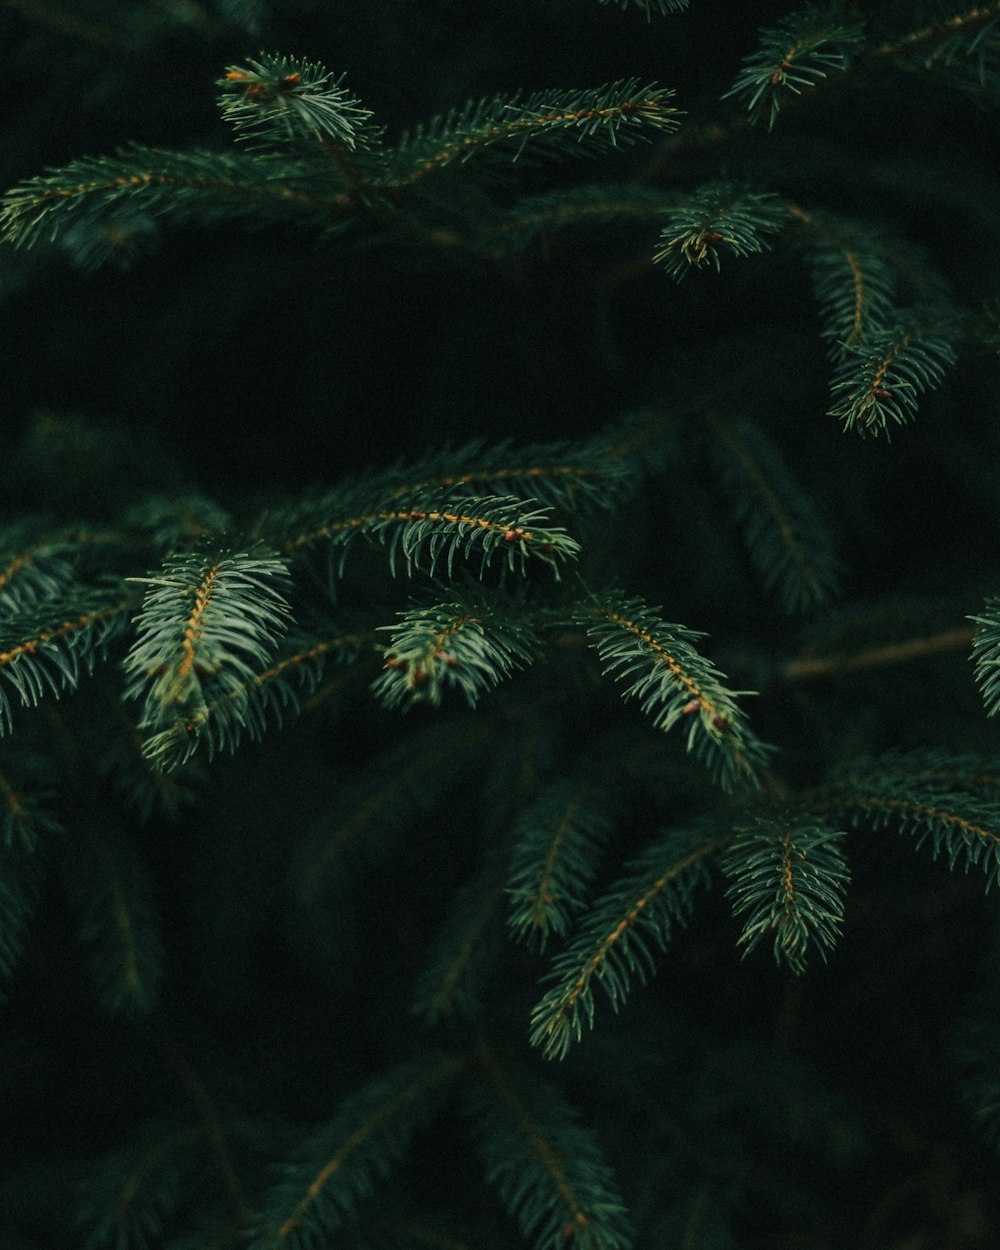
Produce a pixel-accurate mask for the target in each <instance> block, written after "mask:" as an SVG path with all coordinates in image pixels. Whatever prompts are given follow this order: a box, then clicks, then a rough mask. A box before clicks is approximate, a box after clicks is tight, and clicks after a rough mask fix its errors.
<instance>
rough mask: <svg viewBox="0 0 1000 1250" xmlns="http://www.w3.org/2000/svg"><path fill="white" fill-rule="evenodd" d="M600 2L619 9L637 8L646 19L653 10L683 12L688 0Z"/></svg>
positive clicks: (665, 12) (661, 12) (601, 0)
mask: <svg viewBox="0 0 1000 1250" xmlns="http://www.w3.org/2000/svg"><path fill="white" fill-rule="evenodd" d="M600 3H601V4H611V5H615V6H616V7H617V8H619V9H628V8H633V9H638V10H639V11H640V12H642V13H645V15H646V18H647V20H648V19H649V18H651V17H652V16H653V10H654V9H655V10H656V12H657V13H659V14H661V15H664V14H667V13H683V12H684V10H685V9H686V8H687V7H688V3H689V0H600Z"/></svg>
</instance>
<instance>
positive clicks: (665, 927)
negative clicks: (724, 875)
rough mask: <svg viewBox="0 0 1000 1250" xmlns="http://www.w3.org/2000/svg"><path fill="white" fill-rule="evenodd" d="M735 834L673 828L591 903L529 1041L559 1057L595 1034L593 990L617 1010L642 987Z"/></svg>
mask: <svg viewBox="0 0 1000 1250" xmlns="http://www.w3.org/2000/svg"><path fill="white" fill-rule="evenodd" d="M730 836H731V835H726V836H724V837H720V836H718V835H706V834H705V832H704V831H694V832H692V831H690V830H676V829H672V830H669V831H667V832H665V833H664V834H662V835H661V837H660V838H659V839H657V841H656V842H655V843H654V844H653V845H652V846H651V847H649V849H648V850H646V851H645V852H644V853H643V854H642V855H641V856H640V857H639V858H638V859H637V860H635V861H634V862H633V863H632V864H631V865H630V866H629V871H628V873H627V875H626V876H624V877H623V878H621V879H620V880H619V881H618V882H617V883H616V884H615V885H614V886H612V888H611V890H610V891H609V892H608V893H607V894H605V895H604V896H602V897H601V898H600V899H598V900H597V901H596V902H595V903H593V904H592V905H591V907H590V909H589V911H588V912H587V915H586V917H585V918H584V920H583V921H582V923H581V924H580V927H579V928H578V929H577V931H576V933H575V934H574V936H573V937H572V938H571V940H570V942H569V944H568V945H567V946H566V947H565V948H564V949H563V950H562V951H560V952H559V954H558V955H556V957H555V959H554V960H553V962H552V968H551V971H550V972H548V973H547V974H546V976H545V978H544V979H545V981H549V982H552V985H551V987H550V988H549V989H548V990H547V991H546V993H545V995H544V996H543V998H542V999H541V1001H540V1002H539V1003H538V1004H537V1005H536V1007H535V1008H534V1010H533V1012H532V1016H531V1041H532V1044H533V1045H536V1046H541V1047H542V1050H543V1053H544V1054H545V1056H546V1057H547V1058H550V1059H553V1058H555V1059H561V1058H563V1057H564V1056H565V1055H566V1053H567V1051H568V1050H569V1047H570V1044H571V1043H572V1042H574V1041H579V1040H580V1038H581V1037H582V1035H583V1027H584V1024H587V1025H588V1026H589V1027H591V1028H593V1024H594V1013H595V1010H596V1002H595V994H594V991H595V988H596V987H597V986H600V988H601V989H603V991H604V993H605V994H606V995H607V997H608V999H609V1001H610V1003H611V1006H612V1008H613V1009H614V1010H615V1011H616V1012H617V1011H618V1009H619V1008H620V1007H621V1005H622V1003H623V1002H624V1001H625V998H626V997H627V995H628V993H629V991H630V990H631V988H632V982H633V980H638V981H639V983H640V984H645V982H646V980H647V979H648V978H649V977H650V976H651V975H652V973H653V971H654V970H655V956H654V950H659V951H664V950H666V948H667V945H668V944H669V941H670V938H671V936H672V934H673V930H674V928H675V926H677V925H680V924H683V923H685V921H686V920H687V917H688V915H689V913H690V911H691V906H692V899H693V895H694V892H695V890H696V889H697V887H698V886H700V885H705V884H707V883H708V871H707V866H706V863H707V861H708V860H709V859H710V858H711V857H712V856H713V855H714V854H715V852H716V851H718V850H720V849H721V848H722V847H724V846H726V845H727V844H728V842H729V840H730Z"/></svg>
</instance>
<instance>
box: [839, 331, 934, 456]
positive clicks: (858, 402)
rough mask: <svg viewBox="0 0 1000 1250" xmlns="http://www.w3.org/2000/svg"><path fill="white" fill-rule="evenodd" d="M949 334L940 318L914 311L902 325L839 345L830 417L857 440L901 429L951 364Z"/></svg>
mask: <svg viewBox="0 0 1000 1250" xmlns="http://www.w3.org/2000/svg"><path fill="white" fill-rule="evenodd" d="M954 338H955V331H954V329H953V328H952V327H951V326H950V325H949V324H948V320H947V319H946V317H945V316H943V315H942V314H937V313H934V312H933V311H930V312H928V311H926V310H920V311H918V312H916V313H915V314H914V315H912V316H911V317H910V318H909V319H908V320H907V321H906V322H898V323H897V324H896V325H894V326H888V327H885V328H883V329H879V330H878V331H877V332H874V333H872V334H870V335H866V336H865V337H864V338H862V339H860V340H859V341H858V342H856V343H851V344H845V356H844V360H843V363H842V364H841V365H840V367H839V368H838V370H837V372H836V374H835V376H834V380H833V383H832V385H831V388H830V390H831V393H832V395H833V396H834V398H835V399H836V402H835V404H834V405H833V407H832V408H831V409H830V415H831V416H833V417H838V418H839V419H840V421H841V423H842V424H843V427H844V429H845V430H850V429H855V430H857V431H858V433H859V434H861V435H862V436H864V435H867V434H873V435H876V436H877V435H878V434H880V433H885V434H886V435H888V433H889V425H890V422H892V423H895V424H896V425H905V424H906V422H907V421H909V420H912V418H913V417H914V416H915V414H916V411H917V401H918V399H919V397H920V396H921V395H922V394H923V393H924V391H927V390H931V389H934V388H935V387H937V386H939V385H940V383H941V381H942V380H943V378H944V376H945V373H946V372H947V370H948V368H949V367H950V366H951V365H953V364H954V363H955V360H956V357H955V349H954V347H953V346H952V343H953V340H954Z"/></svg>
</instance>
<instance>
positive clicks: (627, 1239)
mask: <svg viewBox="0 0 1000 1250" xmlns="http://www.w3.org/2000/svg"><path fill="white" fill-rule="evenodd" d="M480 1066H481V1071H482V1073H483V1077H484V1078H485V1079H482V1080H480V1081H478V1082H477V1083H476V1084H475V1085H474V1086H472V1090H471V1098H470V1100H469V1114H470V1115H471V1116H472V1118H473V1123H474V1126H475V1133H476V1136H477V1138H478V1141H479V1149H480V1153H481V1155H482V1157H483V1161H484V1162H485V1164H486V1168H487V1174H488V1180H489V1183H490V1184H491V1185H495V1186H496V1188H497V1191H498V1192H499V1194H500V1198H501V1200H502V1201H503V1203H504V1205H505V1206H506V1207H507V1209H508V1211H509V1212H510V1214H511V1215H512V1217H513V1218H514V1219H516V1221H517V1223H518V1226H519V1227H520V1229H521V1233H522V1235H523V1236H524V1237H525V1238H526V1239H528V1241H529V1244H530V1245H532V1246H535V1247H537V1250H550V1248H554V1247H557V1246H567V1245H570V1244H572V1246H573V1247H574V1250H630V1248H631V1246H632V1238H631V1236H630V1233H629V1228H628V1217H627V1213H626V1209H625V1204H624V1203H623V1202H622V1199H621V1196H620V1195H619V1193H618V1189H617V1186H616V1185H615V1181H614V1176H613V1174H612V1172H611V1169H610V1167H609V1166H608V1164H607V1162H606V1161H605V1159H604V1155H603V1152H602V1151H601V1149H600V1146H599V1145H598V1142H597V1139H596V1138H595V1136H594V1134H593V1133H592V1132H591V1131H590V1130H589V1129H587V1128H585V1127H584V1126H583V1125H581V1124H580V1123H579V1115H578V1113H577V1111H576V1108H574V1107H573V1106H571V1105H570V1104H569V1103H568V1102H567V1101H566V1099H565V1097H564V1096H563V1094H562V1092H561V1091H560V1090H559V1089H558V1087H557V1086H555V1085H553V1084H552V1083H550V1082H548V1081H544V1080H542V1079H541V1078H539V1077H538V1076H537V1075H531V1076H529V1075H528V1073H526V1072H521V1071H518V1072H515V1071H513V1070H511V1069H509V1068H506V1067H501V1065H500V1063H499V1061H498V1059H497V1058H496V1057H495V1056H494V1055H493V1054H492V1053H491V1052H490V1051H488V1050H487V1049H486V1048H485V1047H482V1048H481V1049H480Z"/></svg>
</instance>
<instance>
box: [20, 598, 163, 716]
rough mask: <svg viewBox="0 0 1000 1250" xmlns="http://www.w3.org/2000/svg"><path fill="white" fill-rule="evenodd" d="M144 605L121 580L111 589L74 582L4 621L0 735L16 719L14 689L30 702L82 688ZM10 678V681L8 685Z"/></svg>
mask: <svg viewBox="0 0 1000 1250" xmlns="http://www.w3.org/2000/svg"><path fill="white" fill-rule="evenodd" d="M137 604H138V596H137V595H135V594H134V592H132V591H130V590H127V589H124V588H123V586H122V585H121V584H120V583H119V584H116V585H110V586H108V587H107V588H102V587H92V586H73V587H70V589H69V590H68V591H67V592H66V593H65V594H62V595H58V596H57V597H55V598H54V599H43V600H41V601H40V602H37V603H33V604H31V605H30V607H28V608H25V609H24V610H22V611H15V612H12V613H11V615H10V616H8V617H6V618H5V619H3V620H0V734H2V733H4V732H7V731H8V730H9V729H10V727H11V723H12V716H13V709H12V707H11V701H10V697H9V695H8V688H11V689H12V690H13V693H14V695H15V696H16V697H17V699H18V700H19V702H20V703H21V704H22V705H23V706H25V707H33V706H35V705H36V704H37V703H38V702H39V700H40V699H41V698H43V696H44V695H46V694H52V695H55V696H57V697H58V695H59V694H61V693H62V692H63V691H64V690H73V689H75V688H76V686H77V684H78V682H79V679H80V674H81V672H84V673H89V672H91V670H92V669H93V666H94V663H95V661H96V660H98V659H101V658H103V657H104V655H105V653H106V651H107V647H108V644H109V643H110V642H111V640H112V639H113V638H115V637H117V635H119V634H120V633H121V632H122V631H123V630H124V629H125V627H126V625H127V624H128V620H129V618H130V616H131V614H132V612H133V611H134V609H135V608H136V606H137ZM3 683H5V684H3Z"/></svg>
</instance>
